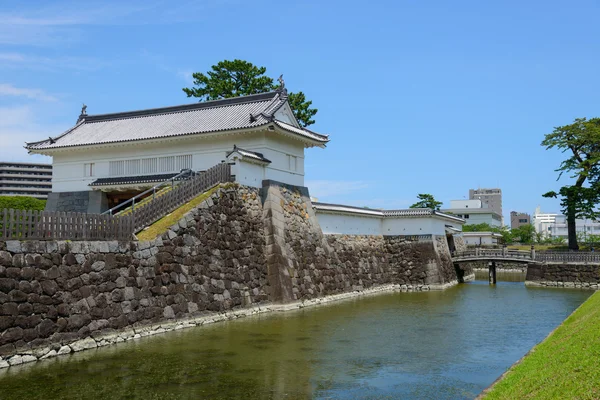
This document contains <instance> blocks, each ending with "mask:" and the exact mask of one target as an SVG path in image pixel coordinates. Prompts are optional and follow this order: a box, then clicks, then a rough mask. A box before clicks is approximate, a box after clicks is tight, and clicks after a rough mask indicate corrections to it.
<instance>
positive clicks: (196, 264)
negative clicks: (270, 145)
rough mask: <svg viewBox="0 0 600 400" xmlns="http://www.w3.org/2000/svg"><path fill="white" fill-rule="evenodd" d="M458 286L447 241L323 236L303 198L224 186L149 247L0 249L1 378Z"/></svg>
mask: <svg viewBox="0 0 600 400" xmlns="http://www.w3.org/2000/svg"><path fill="white" fill-rule="evenodd" d="M456 279H457V277H456V273H455V271H454V268H453V266H452V263H451V262H450V254H449V251H448V246H447V242H446V238H445V237H435V236H434V237H431V236H419V237H402V236H389V237H388V236H385V237H384V236H344V235H334V236H325V235H323V233H322V232H321V229H320V226H319V224H318V221H317V218H316V216H315V214H314V211H313V209H312V205H311V203H310V200H309V197H308V191H307V190H306V189H305V188H299V189H298V188H286V187H284V186H280V185H273V184H270V183H269V182H267V184H266V186H265V188H263V189H261V190H260V191H259V190H258V189H253V188H248V187H243V186H239V185H233V184H232V185H226V186H222V187H221V188H219V189H218V190H216V191H215V193H213V194H212V195H211V196H210V197H209V198H208V199H206V200H205V201H203V202H202V203H201V204H200V205H199V206H198V207H196V208H195V209H193V210H192V211H190V212H188V213H187V214H185V215H184V216H183V217H182V218H181V219H180V220H179V221H178V222H177V223H176V224H175V225H173V226H172V227H171V228H170V229H169V230H168V231H167V232H166V233H164V234H163V235H162V236H161V237H159V238H157V239H155V240H153V241H150V242H135V241H134V242H69V241H48V242H43V241H26V242H19V241H8V242H0V367H6V366H8V365H9V364H10V365H16V364H20V363H22V362H27V361H33V360H37V359H41V358H47V357H52V356H55V355H57V354H65V353H69V352H71V351H79V350H83V349H87V348H94V347H98V346H103V345H107V344H111V343H115V342H119V341H123V340H128V339H131V338H135V337H139V336H140V335H145V334H148V332H150V331H152V332H154V333H157V332H162V331H165V330H170V329H176V327H183V326H193V325H194V324H199V323H204V322H198V321H213V320H218V319H219V318H222V317H223V316H224V315H226V316H230V315H242V314H244V312H245V311H242V310H256V309H258V310H261V309H264V308H265V307H271V308H272V307H274V306H273V304H272V303H291V302H294V301H300V302H301V304H312V303H311V302H313V303H314V302H316V303H318V302H320V301H321V300H320V299H322V298H323V297H324V296H332V295H334V297H335V296H337V297H335V298H338V297H339V298H342V297H347V296H349V295H351V293H355V294H356V293H359V292H360V293H363V292H364V291H367V292H374V293H375V292H378V291H381V290H383V289H381V288H388V289H390V288H391V289H393V290H429V289H433V288H442V287H445V285H446V286H447V285H448V284H452V283H454V282H456ZM388 289H385V290H388ZM391 289H390V290H391ZM340 296H341V297H340ZM316 303H315V304H316ZM283 305H285V304H283ZM252 312H253V311H252ZM244 315H245V314H244ZM223 318H225V317H223ZM185 321H188V322H185ZM189 321H192V322H189ZM193 321H195V322H193Z"/></svg>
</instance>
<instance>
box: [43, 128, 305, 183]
mask: <svg viewBox="0 0 600 400" xmlns="http://www.w3.org/2000/svg"><path fill="white" fill-rule="evenodd" d="M234 145H237V146H238V147H240V148H243V149H246V150H250V151H256V152H260V153H263V155H264V156H265V158H267V159H269V160H271V164H269V165H268V166H266V167H263V166H260V168H263V172H260V173H259V171H254V169H257V168H250V169H252V170H253V171H252V173H251V175H252V177H251V178H250V179H251V180H252V182H254V181H257V180H258V178H257V176H262V179H272V180H276V181H279V182H284V183H287V184H291V185H297V186H304V144H303V143H302V142H300V141H298V140H295V139H292V138H289V139H288V138H286V137H282V136H281V135H280V134H277V133H274V132H269V131H266V132H265V131H260V132H253V133H245V134H243V135H234V134H232V135H228V136H217V137H209V136H207V137H202V136H195V137H181V138H177V139H173V138H170V139H169V140H154V141H147V142H146V141H144V142H142V141H140V142H136V143H127V144H116V145H115V144H113V145H111V146H97V147H95V148H93V149H90V148H86V149H83V148H81V149H79V148H75V147H73V148H66V149H64V150H62V151H59V152H56V153H55V154H54V155H53V168H54V174H53V180H52V191H53V192H76V191H87V190H90V186H89V184H90V183H92V182H94V181H95V180H96V179H99V178H111V177H125V176H141V175H157V174H166V173H176V172H179V171H181V169H184V168H190V169H192V170H194V171H204V170H207V169H208V168H211V167H213V166H214V165H216V164H218V163H220V162H222V161H223V160H225V158H226V155H227V153H229V152H230V151H231V150H232V149H233V146H234ZM248 172H250V170H248ZM257 174H258V175H257ZM240 176H241V175H240ZM246 184H248V183H246ZM261 185H262V180H261V182H260V183H254V184H253V185H252V186H257V187H260V186H261Z"/></svg>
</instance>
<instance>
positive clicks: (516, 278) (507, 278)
mask: <svg viewBox="0 0 600 400" xmlns="http://www.w3.org/2000/svg"><path fill="white" fill-rule="evenodd" d="M474 271H475V279H477V280H487V279H488V276H489V271H488V270H487V269H475V270H474ZM526 276H527V269H525V268H523V269H506V270H503V269H497V270H496V281H503V282H525V277H526Z"/></svg>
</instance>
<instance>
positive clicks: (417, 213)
mask: <svg viewBox="0 0 600 400" xmlns="http://www.w3.org/2000/svg"><path fill="white" fill-rule="evenodd" d="M313 207H314V208H315V209H317V210H323V211H334V212H346V213H353V214H363V215H372V216H380V217H382V218H388V217H391V218H393V217H406V218H409V217H426V216H430V215H431V216H437V217H442V218H446V219H451V220H454V221H456V222H464V220H463V219H462V218H458V217H456V216H454V215H450V214H446V213H443V212H440V211H437V210H432V209H431V208H407V209H404V210H380V209H373V208H361V207H353V206H345V205H341V204H328V203H317V202H315V203H313Z"/></svg>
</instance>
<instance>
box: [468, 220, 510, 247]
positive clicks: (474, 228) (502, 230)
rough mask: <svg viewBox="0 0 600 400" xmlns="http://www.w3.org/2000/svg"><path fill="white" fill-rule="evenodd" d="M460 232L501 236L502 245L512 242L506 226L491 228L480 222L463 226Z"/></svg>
mask: <svg viewBox="0 0 600 400" xmlns="http://www.w3.org/2000/svg"><path fill="white" fill-rule="evenodd" d="M462 230H463V232H495V233H499V234H501V235H502V242H503V243H511V242H512V236H511V234H510V231H509V230H508V228H507V227H506V226H503V227H497V226H491V225H490V224H488V223H486V222H482V223H481V224H465V225H463V227H462Z"/></svg>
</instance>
